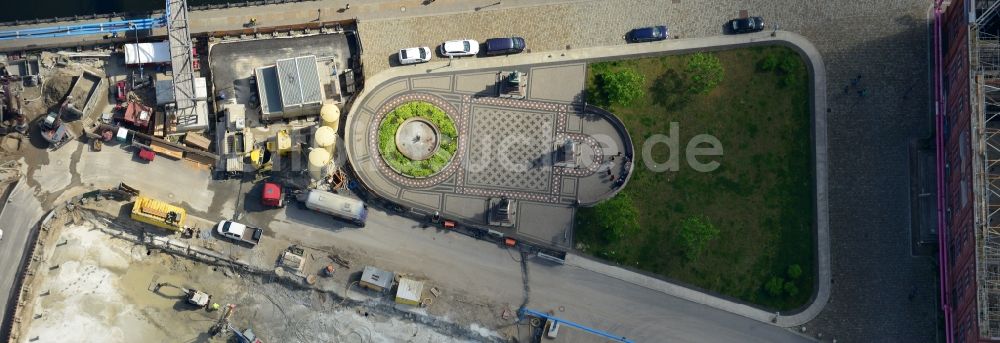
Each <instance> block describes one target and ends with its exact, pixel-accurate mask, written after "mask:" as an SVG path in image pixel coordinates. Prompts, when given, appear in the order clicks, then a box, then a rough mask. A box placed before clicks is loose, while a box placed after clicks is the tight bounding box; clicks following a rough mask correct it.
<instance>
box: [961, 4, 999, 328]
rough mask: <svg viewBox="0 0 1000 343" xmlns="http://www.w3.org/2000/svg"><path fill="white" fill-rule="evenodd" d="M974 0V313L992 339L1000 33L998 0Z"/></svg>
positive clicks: (995, 306)
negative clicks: (999, 32) (999, 29)
mask: <svg viewBox="0 0 1000 343" xmlns="http://www.w3.org/2000/svg"><path fill="white" fill-rule="evenodd" d="M975 3H976V5H975V6H976V8H975V10H976V11H975V13H976V18H975V20H974V21H973V22H972V23H971V24H972V25H970V30H969V38H970V39H969V44H970V53H969V58H970V61H969V62H970V68H969V73H970V80H969V81H970V89H969V90H970V92H971V94H970V96H971V98H972V99H971V101H970V103H969V104H970V109H971V118H970V120H971V124H970V126H971V130H970V135H971V137H969V140H970V146H971V147H972V150H973V153H972V154H971V155H972V156H971V158H972V168H971V169H972V174H973V179H972V192H973V194H972V197H973V198H972V199H973V204H974V206H975V207H974V209H975V213H974V224H973V225H974V227H975V239H976V252H975V254H976V287H977V288H976V293H977V294H976V296H977V304H978V308H977V311H978V313H977V314H978V316H977V317H978V320H979V322H978V324H979V334H980V337H986V338H994V339H995V338H998V337H1000V36H998V35H997V34H996V33H993V32H987V31H988V28H990V27H995V26H993V25H994V24H995V23H994V21H996V20H997V18H998V17H997V14H998V13H1000V1H997V0H991V1H976V2H975ZM961 146H964V144H963V143H960V148H959V149H962V148H961ZM962 152H963V151H959V153H960V154H961V153H962ZM963 181H964V180H963ZM963 196H966V195H965V194H963Z"/></svg>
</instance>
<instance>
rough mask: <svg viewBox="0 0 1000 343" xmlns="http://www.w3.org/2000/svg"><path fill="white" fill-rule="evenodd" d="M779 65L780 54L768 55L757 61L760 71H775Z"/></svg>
mask: <svg viewBox="0 0 1000 343" xmlns="http://www.w3.org/2000/svg"><path fill="white" fill-rule="evenodd" d="M777 67H778V56H775V55H767V56H764V58H762V59H760V61H757V70H759V71H774V69H775V68H777Z"/></svg>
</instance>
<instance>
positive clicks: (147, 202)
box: [130, 195, 187, 231]
mask: <svg viewBox="0 0 1000 343" xmlns="http://www.w3.org/2000/svg"><path fill="white" fill-rule="evenodd" d="M130 217H131V218H132V220H135V221H137V222H141V223H146V224H149V225H152V226H155V227H158V228H161V229H167V230H171V231H181V230H183V229H184V222H185V220H186V219H187V211H186V210H184V209H183V208H180V207H177V206H174V205H171V204H168V203H165V202H163V201H159V200H156V199H153V198H149V197H146V196H142V195H139V196H138V197H136V199H135V203H134V204H133V205H132V214H131V215H130Z"/></svg>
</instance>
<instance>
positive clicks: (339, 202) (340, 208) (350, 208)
mask: <svg viewBox="0 0 1000 343" xmlns="http://www.w3.org/2000/svg"><path fill="white" fill-rule="evenodd" d="M306 208H308V209H310V210H313V211H316V212H322V213H326V214H329V215H331V216H334V217H338V218H341V219H344V220H348V221H350V222H352V223H354V225H357V226H360V227H365V220H367V219H368V205H365V203H364V202H363V201H361V200H358V199H354V198H348V197H345V196H343V195H337V194H333V193H330V192H326V191H320V190H315V189H310V190H309V194H308V195H307V196H306Z"/></svg>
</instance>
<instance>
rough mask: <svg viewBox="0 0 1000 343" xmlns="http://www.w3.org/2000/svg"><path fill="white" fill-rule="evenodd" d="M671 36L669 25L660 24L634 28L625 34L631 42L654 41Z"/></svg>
mask: <svg viewBox="0 0 1000 343" xmlns="http://www.w3.org/2000/svg"><path fill="white" fill-rule="evenodd" d="M669 36H670V32H668V31H667V27H666V26H663V25H660V26H650V27H643V28H638V29H633V30H632V31H629V32H628V34H627V35H625V40H627V41H629V42H631V43H640V42H652V41H658V40H664V39H667V37H669Z"/></svg>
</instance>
